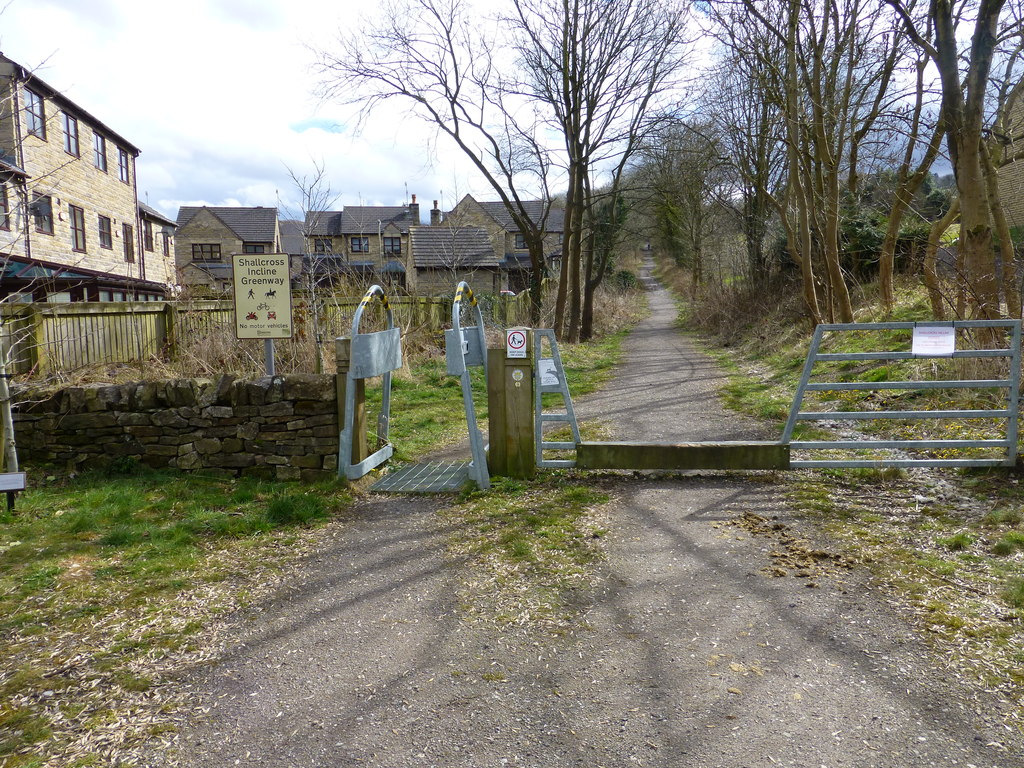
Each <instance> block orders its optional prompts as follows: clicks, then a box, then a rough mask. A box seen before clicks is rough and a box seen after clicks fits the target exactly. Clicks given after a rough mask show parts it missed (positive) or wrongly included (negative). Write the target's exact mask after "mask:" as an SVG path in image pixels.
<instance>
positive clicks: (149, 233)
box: [142, 221, 153, 251]
mask: <svg viewBox="0 0 1024 768" xmlns="http://www.w3.org/2000/svg"><path fill="white" fill-rule="evenodd" d="M142 245H143V247H144V248H145V249H146V250H147V251H152V250H153V222H152V221H144V222H142Z"/></svg>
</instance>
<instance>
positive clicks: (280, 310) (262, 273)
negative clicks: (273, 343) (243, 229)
mask: <svg viewBox="0 0 1024 768" xmlns="http://www.w3.org/2000/svg"><path fill="white" fill-rule="evenodd" d="M232 262H233V270H232V272H233V275H232V277H233V284H234V289H235V336H236V337H238V338H239V339H290V338H291V337H292V293H291V278H290V275H289V271H288V254H286V253H236V254H234V256H233V259H232Z"/></svg>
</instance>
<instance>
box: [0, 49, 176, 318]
mask: <svg viewBox="0 0 1024 768" xmlns="http://www.w3.org/2000/svg"><path fill="white" fill-rule="evenodd" d="M138 155H139V149H138V148H137V147H136V146H135V145H133V144H132V143H131V142H129V141H128V140H127V139H125V138H124V137H123V136H121V135H120V134H118V133H117V132H115V131H114V130H113V129H112V128H110V127H109V126H107V125H105V124H104V123H102V122H100V120H98V119H97V118H95V117H93V116H92V115H91V114H89V113H88V112H87V111H85V110H84V109H83V108H82V107H80V106H78V105H77V104H75V103H74V102H73V101H71V100H70V99H68V98H66V97H65V96H64V95H63V94H61V93H60V92H59V91H57V90H56V89H54V88H53V87H51V86H49V85H47V84H46V83H45V82H44V81H43V80H41V79H39V78H38V77H37V76H36V75H34V74H33V73H32V72H30V71H29V70H27V69H25V68H24V67H22V66H21V65H20V64H18V63H16V62H14V61H12V60H11V59H9V58H7V57H6V56H3V55H2V54H0V257H2V259H3V271H2V273H0V298H2V299H7V300H8V301H12V300H13V301H54V302H66V301H103V300H108V301H109V300H114V299H118V298H128V299H142V300H146V299H159V298H162V297H164V296H165V295H166V289H167V285H166V281H165V271H166V270H164V269H163V268H162V265H161V264H160V262H159V261H158V260H156V259H155V258H154V259H150V258H149V256H150V252H149V251H147V250H146V249H145V247H144V244H143V240H142V232H141V231H140V229H141V226H142V225H141V219H140V214H139V204H138V194H137V191H136V179H135V161H136V158H137V157H138ZM154 255H155V254H154Z"/></svg>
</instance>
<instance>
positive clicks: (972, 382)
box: [780, 320, 1021, 468]
mask: <svg viewBox="0 0 1024 768" xmlns="http://www.w3.org/2000/svg"><path fill="white" fill-rule="evenodd" d="M915 329H952V330H951V333H952V334H954V335H955V334H956V333H957V331H978V330H984V329H1003V330H1004V332H1006V333H1007V335H1008V336H1009V339H1008V345H1007V346H1006V347H1003V348H996V349H956V350H954V351H951V352H950V353H941V354H930V353H927V352H925V353H922V352H913V351H902V352H845V353H842V352H837V353H822V352H820V351H819V350H820V348H821V344H822V339H823V338H824V336H825V334H826V333H842V332H847V331H899V330H909V331H914V330H915ZM954 338H955V336H954ZM1020 356H1021V322H1020V320H992V321H988V320H958V321H953V322H919V323H842V324H825V325H819V326H818V327H817V328H816V329H815V331H814V337H813V339H812V340H811V346H810V350H809V351H808V353H807V361H806V363H805V364H804V369H803V375H802V376H801V378H800V386H799V387H798V389H797V392H796V396H795V397H794V398H793V406H792V408H791V410H790V413H789V419H788V420H787V421H786V427H785V430H784V431H783V434H782V439H781V440H780V443H781V444H783V445H785V444H788V445H789V447H790V448H791V449H792V450H793V451H794V452H795V451H816V450H830V449H843V450H860V449H906V450H936V449H945V450H964V449H975V448H989V449H1001V450H1002V451H1004V455H1003V456H1001V457H998V458H995V457H992V458H959V459H951V458H915V459H907V458H877V459H876V458H870V459H809V460H808V459H805V460H799V459H792V458H791V459H790V462H789V465H790V466H791V467H794V468H798V467H923V466H931V467H936V466H938V467H992V466H1013V465H1014V464H1015V463H1016V457H1017V410H1018V399H1019V395H1020ZM922 358H924V359H928V358H945V359H949V358H952V359H966V358H1004V359H1007V360H1008V362H1009V367H1008V373H1007V376H1006V378H1000V379H964V380H952V381H912V380H906V381H873V382H863V381H857V382H841V381H811V378H812V374H813V373H814V367H815V365H816V364H817V363H820V362H837V361H838V362H842V361H858V360H861V361H870V360H912V359H922ZM937 389H1005V390H1006V406H1005V407H1004V408H996V409H974V410H969V409H963V410H935V411H885V410H878V411H802V410H800V409H801V406H802V405H803V399H804V395H805V393H807V392H824V391H833V392H838V391H844V390H847V391H848V390H937ZM841 419H845V420H870V419H1000V420H1005V424H1006V426H1005V432H1004V437H1003V439H1001V440H1000V439H991V440H989V439H977V440H932V439H922V440H862V439H855V440H796V441H794V440H792V436H793V429H794V427H795V426H796V423H797V422H798V421H835V420H841Z"/></svg>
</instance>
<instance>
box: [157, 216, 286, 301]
mask: <svg viewBox="0 0 1024 768" xmlns="http://www.w3.org/2000/svg"><path fill="white" fill-rule="evenodd" d="M177 227H178V229H177V232H176V233H175V238H174V240H175V242H174V261H175V266H176V267H177V273H178V282H179V283H180V285H181V286H182V287H183V288H187V289H191V290H192V291H194V292H197V293H199V294H208V295H221V294H224V293H229V292H230V291H231V257H232V255H233V254H236V253H280V252H281V229H280V225H279V224H278V221H277V208H264V207H262V206H257V207H255V208H242V207H210V206H205V205H203V206H182V207H181V208H179V209H178V221H177Z"/></svg>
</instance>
